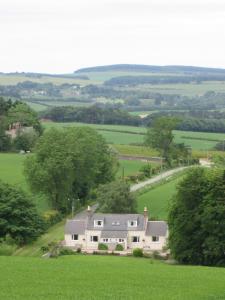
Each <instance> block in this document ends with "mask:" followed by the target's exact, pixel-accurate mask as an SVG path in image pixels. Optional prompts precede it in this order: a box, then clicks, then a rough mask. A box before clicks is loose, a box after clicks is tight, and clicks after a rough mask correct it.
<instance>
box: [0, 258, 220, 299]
mask: <svg viewBox="0 0 225 300" xmlns="http://www.w3.org/2000/svg"><path fill="white" fill-rule="evenodd" d="M0 265H1V268H2V270H4V272H1V273H0V298H1V299H4V300H22V299H29V300H33V299H35V300H39V299H48V300H53V299H54V300H55V299H58V300H59V299H60V300H72V299H73V300H80V299H91V300H105V299H109V300H110V299H112V300H115V299H116V300H122V299H125V300H134V299H143V300H156V299H157V300H164V299H167V300H190V299H191V300H205V299H225V290H224V282H225V269H224V268H208V267H199V266H176V265H174V266H171V265H166V264H164V263H162V262H158V261H153V260H151V259H144V258H132V257H115V256H93V255H92V256H85V255H76V256H64V257H60V258H58V259H40V258H29V257H26V258H25V257H0Z"/></svg>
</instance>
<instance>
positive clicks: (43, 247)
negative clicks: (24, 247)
mask: <svg viewBox="0 0 225 300" xmlns="http://www.w3.org/2000/svg"><path fill="white" fill-rule="evenodd" d="M48 251H49V247H48V246H42V247H41V252H43V253H47V252H48Z"/></svg>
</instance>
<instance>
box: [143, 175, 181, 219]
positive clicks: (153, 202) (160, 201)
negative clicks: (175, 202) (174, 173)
mask: <svg viewBox="0 0 225 300" xmlns="http://www.w3.org/2000/svg"><path fill="white" fill-rule="evenodd" d="M181 178H182V176H181V177H178V178H176V179H174V180H172V181H169V182H167V183H165V184H162V185H159V186H156V187H154V188H152V189H150V190H149V191H147V192H145V193H143V194H140V195H138V198H137V200H138V212H139V213H143V210H144V207H145V206H146V207H147V208H148V211H149V217H150V218H151V219H157V220H167V217H168V210H169V205H170V200H171V198H172V196H173V195H174V194H175V193H176V186H177V184H178V183H179V181H180V180H181Z"/></svg>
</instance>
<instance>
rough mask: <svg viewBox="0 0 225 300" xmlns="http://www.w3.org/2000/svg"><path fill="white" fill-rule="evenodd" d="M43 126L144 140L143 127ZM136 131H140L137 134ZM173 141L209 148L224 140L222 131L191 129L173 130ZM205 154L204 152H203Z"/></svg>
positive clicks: (112, 139)
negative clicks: (85, 128) (78, 128)
mask: <svg viewBox="0 0 225 300" xmlns="http://www.w3.org/2000/svg"><path fill="white" fill-rule="evenodd" d="M43 126H44V127H45V128H46V129H48V128H51V127H56V128H62V127H71V126H90V127H92V128H95V129H97V130H98V131H99V132H100V133H101V134H102V135H103V136H104V137H105V139H106V141H107V143H109V144H122V145H129V144H141V143H143V142H144V134H145V133H146V129H145V128H144V127H134V126H122V125H99V124H84V123H76V122H71V123H55V122H45V123H43ZM137 133H140V135H139V134H137ZM174 136H175V142H176V143H184V144H185V145H187V146H190V147H192V149H193V150H203V151H206V150H211V149H213V147H214V146H215V145H216V143H217V142H218V141H223V140H225V134H223V133H208V132H192V131H178V130H175V131H174ZM204 154H205V153H204Z"/></svg>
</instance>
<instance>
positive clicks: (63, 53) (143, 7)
mask: <svg viewBox="0 0 225 300" xmlns="http://www.w3.org/2000/svg"><path fill="white" fill-rule="evenodd" d="M224 28H225V1H223V0H76V1H75V0H64V1H59V0H58V1H56V0H32V1H31V0H20V1H18V0H0V37H1V47H0V54H1V55H0V71H15V70H18V71H37V72H57V73H60V72H72V71H73V70H75V69H76V68H79V67H83V66H89V65H92V66H93V65H99V64H113V63H142V64H160V65H163V64H185V65H202V66H215V67H224V68H225V58H224V53H225V31H224Z"/></svg>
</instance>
